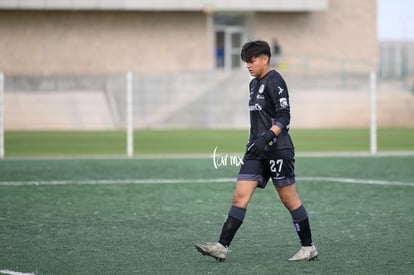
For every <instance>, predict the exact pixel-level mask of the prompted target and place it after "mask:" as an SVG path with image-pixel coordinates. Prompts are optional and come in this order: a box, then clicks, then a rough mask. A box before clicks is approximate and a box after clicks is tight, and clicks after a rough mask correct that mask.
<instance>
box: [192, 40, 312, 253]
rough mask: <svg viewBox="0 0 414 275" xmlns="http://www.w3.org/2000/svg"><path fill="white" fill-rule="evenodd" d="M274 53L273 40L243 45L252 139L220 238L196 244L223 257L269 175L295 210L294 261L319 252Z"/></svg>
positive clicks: (286, 90) (284, 202)
mask: <svg viewBox="0 0 414 275" xmlns="http://www.w3.org/2000/svg"><path fill="white" fill-rule="evenodd" d="M270 57H271V53H270V46H269V44H268V43H267V42H265V41H260V40H256V41H251V42H247V43H246V44H244V45H243V48H242V50H241V59H242V60H243V61H244V62H245V63H246V67H247V69H248V70H249V73H250V75H252V76H253V77H254V79H252V80H251V82H250V85H249V88H250V90H249V92H250V99H249V109H250V137H249V142H248V144H247V146H246V147H247V148H246V152H245V155H244V159H243V160H244V161H243V164H242V166H241V167H240V171H239V174H238V177H237V185H236V189H235V191H234V194H233V201H232V205H231V208H230V210H229V212H228V214H227V216H226V219H225V221H224V224H223V227H222V231H221V234H220V238H219V240H218V242H217V243H206V244H196V245H195V247H196V249H197V250H198V251H199V252H201V253H202V254H203V255H208V256H211V257H213V258H215V259H216V260H219V261H224V260H225V259H226V257H227V252H228V247H229V246H230V243H231V242H232V240H233V238H234V236H235V234H236V232H237V230H238V229H239V227H240V226H241V224H242V223H243V220H244V217H245V214H246V209H247V206H248V204H249V202H250V199H251V198H252V196H253V193H254V191H255V190H256V188H257V187H259V188H265V186H266V184H267V182H268V180H269V179H270V178H271V179H272V181H273V185H274V186H275V188H276V191H277V193H278V194H279V198H280V200H281V201H282V203H283V204H284V205H285V207H286V208H287V210H288V211H289V212H290V214H291V216H292V220H293V225H294V228H295V230H296V233H297V236H298V238H299V240H300V243H301V246H302V247H301V249H300V250H299V251H298V252H297V253H296V254H295V255H294V256H293V257H291V258H290V259H289V261H302V260H312V259H315V258H316V257H317V256H318V252H317V250H316V248H315V246H314V244H313V242H312V235H311V228H310V225H309V219H308V214H307V212H306V209H305V207H304V206H303V204H302V202H301V201H300V199H299V197H298V195H297V193H296V184H295V173H294V163H295V160H294V156H295V151H294V146H293V143H292V140H291V138H290V135H289V123H290V105H289V94H288V89H287V86H286V83H285V81H284V79H283V78H282V76H281V75H280V74H279V73H278V72H276V71H275V70H273V69H271V68H270V66H269V62H270Z"/></svg>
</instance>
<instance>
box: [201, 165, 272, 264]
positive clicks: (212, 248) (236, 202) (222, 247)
mask: <svg viewBox="0 0 414 275" xmlns="http://www.w3.org/2000/svg"><path fill="white" fill-rule="evenodd" d="M262 171H263V164H262V163H261V162H260V161H257V160H245V161H244V164H243V165H242V166H241V167H240V172H239V175H238V178H237V185H236V189H235V190H234V193H233V199H232V205H231V207H230V210H229V212H228V214H227V216H226V219H225V220H224V224H223V227H222V229H221V233H220V237H219V241H218V242H217V243H207V244H196V245H195V246H196V248H197V250H198V251H199V252H201V253H202V254H203V255H208V256H211V257H214V258H215V259H216V260H220V261H223V260H225V259H226V255H227V250H228V246H229V245H230V243H231V242H232V240H233V238H234V236H235V235H236V233H237V230H238V229H239V228H240V226H241V224H242V223H243V220H244V217H245V215H246V209H247V206H248V204H249V202H250V200H251V198H252V196H253V194H254V191H255V190H256V188H257V186H258V183H259V187H263V186H264V185H265V183H264V182H267V179H266V181H264V180H263V176H262V175H261V173H262Z"/></svg>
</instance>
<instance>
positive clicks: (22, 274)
mask: <svg viewBox="0 0 414 275" xmlns="http://www.w3.org/2000/svg"><path fill="white" fill-rule="evenodd" d="M0 273H1V274H8V275H36V274H35V273H22V272H16V271H12V270H7V269H5V270H0Z"/></svg>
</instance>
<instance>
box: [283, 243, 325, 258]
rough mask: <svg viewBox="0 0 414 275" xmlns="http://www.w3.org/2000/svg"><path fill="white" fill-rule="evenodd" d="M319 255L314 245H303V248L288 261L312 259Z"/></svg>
mask: <svg viewBox="0 0 414 275" xmlns="http://www.w3.org/2000/svg"><path fill="white" fill-rule="evenodd" d="M316 257H318V251H317V250H316V247H315V246H314V245H312V246H302V248H301V249H300V250H299V251H298V253H296V254H295V255H294V256H293V257H292V258H290V259H289V260H288V261H311V260H314V259H316Z"/></svg>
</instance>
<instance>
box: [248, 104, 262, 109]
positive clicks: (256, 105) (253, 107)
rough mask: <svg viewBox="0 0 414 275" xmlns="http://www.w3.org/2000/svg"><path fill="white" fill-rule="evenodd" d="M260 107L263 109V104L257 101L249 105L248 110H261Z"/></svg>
mask: <svg viewBox="0 0 414 275" xmlns="http://www.w3.org/2000/svg"><path fill="white" fill-rule="evenodd" d="M262 109H263V106H262V105H260V104H257V103H256V104H254V105H250V106H249V110H250V111H261V110H262Z"/></svg>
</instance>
